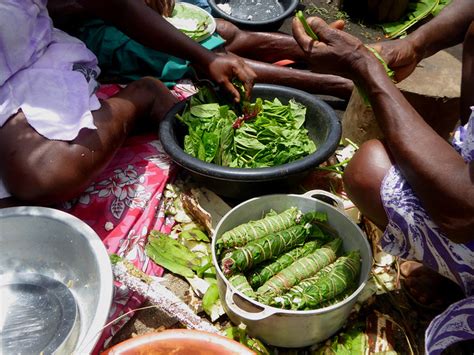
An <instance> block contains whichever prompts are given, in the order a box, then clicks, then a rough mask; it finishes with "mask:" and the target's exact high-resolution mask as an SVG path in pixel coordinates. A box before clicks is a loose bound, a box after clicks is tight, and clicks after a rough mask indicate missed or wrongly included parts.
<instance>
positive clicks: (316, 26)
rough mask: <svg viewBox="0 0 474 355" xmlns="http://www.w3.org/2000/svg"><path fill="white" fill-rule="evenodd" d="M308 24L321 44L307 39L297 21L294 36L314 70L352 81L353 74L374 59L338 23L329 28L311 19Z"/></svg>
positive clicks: (313, 18) (316, 19) (323, 23)
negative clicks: (367, 61) (366, 62)
mask: <svg viewBox="0 0 474 355" xmlns="http://www.w3.org/2000/svg"><path fill="white" fill-rule="evenodd" d="M307 22H308V24H309V26H311V28H312V29H313V31H314V32H315V33H316V35H317V36H318V38H319V41H316V40H313V39H312V38H311V37H310V36H308V35H307V34H306V31H305V29H304V27H303V25H302V24H301V22H300V21H299V20H298V19H296V18H294V19H293V36H294V38H295V40H296V42H297V43H298V44H299V46H300V47H301V49H302V50H303V52H304V53H305V55H306V57H307V60H308V64H309V65H310V66H311V69H312V70H314V71H317V72H320V73H329V74H337V75H340V76H344V77H347V78H350V79H352V76H353V71H354V70H356V69H358V67H359V66H360V63H361V62H362V61H364V60H366V59H367V58H370V56H372V54H370V53H369V51H368V50H367V49H366V48H365V47H364V45H363V44H362V42H361V41H360V40H359V39H357V38H355V37H354V36H352V35H350V34H348V33H345V32H343V31H342V30H341V28H342V26H340V24H339V23H337V22H336V23H334V24H331V25H328V24H327V23H326V22H324V21H323V20H322V19H320V18H318V17H310V18H308V19H307ZM369 60H370V59H369Z"/></svg>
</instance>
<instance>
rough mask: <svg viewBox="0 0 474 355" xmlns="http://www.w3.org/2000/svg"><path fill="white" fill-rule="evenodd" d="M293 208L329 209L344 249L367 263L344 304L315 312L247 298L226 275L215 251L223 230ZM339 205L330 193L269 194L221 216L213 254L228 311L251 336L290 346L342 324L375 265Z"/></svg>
mask: <svg viewBox="0 0 474 355" xmlns="http://www.w3.org/2000/svg"><path fill="white" fill-rule="evenodd" d="M316 195H324V197H325V198H326V199H327V197H328V196H329V197H330V198H331V199H332V200H333V201H335V202H336V203H335V204H336V207H333V206H332V205H331V204H329V203H326V202H322V201H321V200H318V199H317V198H314V197H313V196H316ZM293 206H294V207H298V208H299V209H300V210H301V211H302V212H310V211H322V212H326V213H327V214H328V219H329V224H330V225H331V226H332V227H333V228H334V229H335V230H336V231H337V232H338V234H339V236H340V237H341V238H342V240H343V248H344V251H345V252H348V251H351V250H357V249H358V250H360V253H361V258H362V266H361V273H360V278H359V287H358V288H357V290H356V291H355V292H354V293H353V294H352V295H351V296H349V297H347V298H346V299H344V300H343V301H342V302H339V303H337V304H334V305H332V306H329V307H325V308H321V309H316V310H310V311H294V310H283V309H280V308H275V307H271V306H268V305H265V304H263V303H260V302H258V301H255V300H253V299H251V298H249V297H247V296H245V295H244V294H243V293H241V292H240V291H237V290H235V289H234V288H233V287H232V286H231V284H230V283H229V281H228V280H227V279H226V277H225V276H224V274H223V272H222V270H221V268H220V266H219V263H218V261H217V255H216V242H217V240H219V238H221V236H222V234H223V233H224V232H226V231H228V230H230V229H232V228H234V227H236V226H238V225H240V224H242V223H246V222H248V221H250V220H256V219H259V218H262V215H263V214H264V213H266V212H268V211H269V210H270V209H273V210H275V211H277V212H282V211H284V210H286V209H288V208H290V207H293ZM337 207H339V208H340V207H341V202H340V200H339V199H338V198H337V197H335V196H334V195H332V196H331V194H329V193H327V192H325V191H323V192H321V191H310V192H308V193H306V194H304V195H291V194H288V195H283V194H281V195H267V196H262V197H256V198H253V199H250V200H248V201H245V202H243V203H241V204H239V205H238V206H236V207H234V208H233V209H232V210H230V211H229V212H228V213H227V214H226V215H225V216H224V217H223V218H222V220H221V221H220V222H219V224H218V225H217V227H216V229H215V232H214V235H213V239H212V257H213V262H214V266H215V267H216V270H217V285H218V288H219V296H220V299H221V301H222V304H223V307H224V310H225V312H226V313H227V315H228V316H229V318H230V319H231V320H232V321H233V322H234V323H235V324H240V323H244V324H245V325H246V326H247V331H248V333H249V334H250V335H251V336H254V337H257V338H259V339H261V340H262V341H264V342H266V343H267V344H270V345H274V346H279V347H286V348H299V347H304V346H309V345H313V344H315V343H319V342H321V341H324V340H325V339H327V338H329V337H330V336H331V335H333V334H334V333H336V332H337V331H338V330H339V329H340V328H341V327H342V326H343V324H344V322H345V321H346V319H347V318H348V316H349V313H350V311H351V309H352V306H353V305H354V303H355V302H356V300H357V297H358V295H359V294H360V292H361V291H362V289H363V288H364V286H365V284H366V282H367V279H368V276H369V272H370V269H371V264H372V251H371V248H370V246H369V243H368V241H367V238H366V237H365V235H364V233H363V232H362V231H361V230H360V228H359V227H358V226H357V225H356V224H355V223H354V222H352V221H351V220H350V219H349V218H348V217H347V216H346V215H345V214H344V213H343V212H342V211H341V210H340V209H338V208H337Z"/></svg>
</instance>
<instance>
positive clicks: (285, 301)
mask: <svg viewBox="0 0 474 355" xmlns="http://www.w3.org/2000/svg"><path fill="white" fill-rule="evenodd" d="M339 259H340V258H339ZM339 259H338V260H339ZM336 263H337V260H336V261H335V262H333V263H332V264H329V265H327V266H325V267H323V268H322V269H321V270H320V271H318V272H317V273H316V274H315V275H314V276H311V277H308V278H307V279H304V280H303V281H301V282H300V283H298V284H296V285H295V286H293V287H292V288H290V289H289V290H288V292H286V293H285V294H283V295H280V296H277V297H275V298H273V300H272V301H271V302H270V305H271V306H274V307H279V308H291V306H292V302H293V298H295V297H299V295H301V294H302V293H304V290H305V289H306V288H307V287H309V286H312V285H314V284H317V283H318V281H319V280H320V279H321V277H323V276H325V275H327V274H328V273H329V272H330V271H331V270H332V269H333V268H334V265H335V264H336Z"/></svg>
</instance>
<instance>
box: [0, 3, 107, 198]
mask: <svg viewBox="0 0 474 355" xmlns="http://www.w3.org/2000/svg"><path fill="white" fill-rule="evenodd" d="M46 3H47V1H46V0H2V1H0V128H1V127H2V126H3V125H4V124H5V122H6V121H7V120H8V119H9V118H10V117H11V116H12V115H14V114H16V113H17V112H18V111H19V110H20V109H21V110H22V111H23V113H24V115H25V116H26V119H27V120H28V123H29V124H30V126H31V127H33V128H34V129H35V130H36V131H37V132H38V133H39V134H41V135H42V136H44V137H46V138H48V139H56V140H65V141H71V140H73V139H75V138H76V137H77V135H78V134H79V131H80V130H81V129H83V128H90V129H95V128H96V127H95V125H94V122H93V117H92V113H91V111H93V110H97V109H99V108H100V102H99V100H98V99H97V97H96V96H95V94H94V92H95V89H96V87H97V82H96V80H95V79H96V78H97V76H98V75H99V73H100V70H99V68H98V66H97V59H96V57H95V56H94V54H93V53H92V52H91V51H89V50H88V49H87V48H86V46H85V45H84V44H83V43H82V42H81V41H79V40H78V39H76V38H74V37H71V36H69V35H68V34H66V33H64V32H62V31H60V30H58V29H55V28H53V23H52V21H51V19H50V17H49V15H48V11H47V9H46ZM8 196H10V194H9V193H8V192H7V191H6V189H5V187H4V185H3V182H2V181H1V180H0V198H4V197H8Z"/></svg>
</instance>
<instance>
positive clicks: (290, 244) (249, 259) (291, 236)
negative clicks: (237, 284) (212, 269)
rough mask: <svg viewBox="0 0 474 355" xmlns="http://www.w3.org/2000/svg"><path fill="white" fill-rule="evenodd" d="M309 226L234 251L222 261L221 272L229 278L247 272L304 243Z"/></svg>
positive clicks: (268, 237) (255, 241)
mask: <svg viewBox="0 0 474 355" xmlns="http://www.w3.org/2000/svg"><path fill="white" fill-rule="evenodd" d="M309 229H310V225H305V226H302V225H297V226H294V227H291V228H288V229H285V230H283V231H280V232H278V233H275V234H272V235H268V236H266V237H264V238H260V239H256V240H254V241H253V242H250V243H248V244H247V245H245V246H243V247H242V248H239V249H236V250H234V251H233V252H232V253H231V254H230V255H229V256H226V257H225V258H224V259H223V260H222V271H223V272H224V275H226V276H229V275H232V274H234V273H235V272H238V271H240V272H242V271H245V270H249V269H250V268H251V267H252V266H254V265H257V264H259V263H261V262H263V261H265V260H269V259H271V258H273V257H275V256H278V255H280V254H281V253H284V252H285V251H287V250H290V249H292V248H294V247H296V246H298V245H301V244H303V243H304V241H305V239H306V237H307V235H308V233H309Z"/></svg>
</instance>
